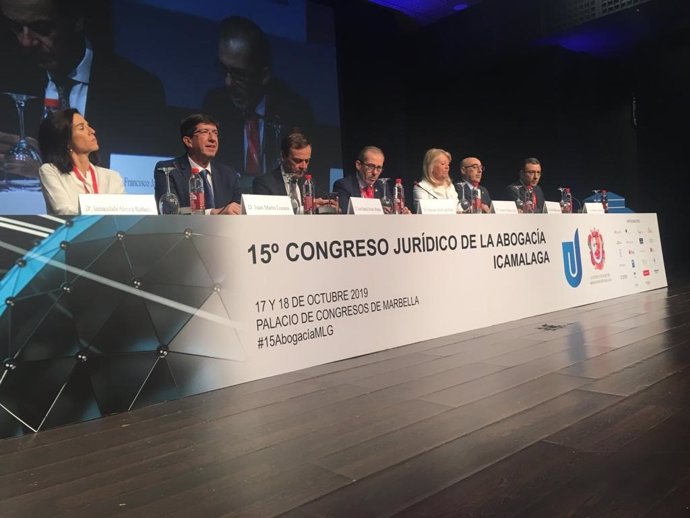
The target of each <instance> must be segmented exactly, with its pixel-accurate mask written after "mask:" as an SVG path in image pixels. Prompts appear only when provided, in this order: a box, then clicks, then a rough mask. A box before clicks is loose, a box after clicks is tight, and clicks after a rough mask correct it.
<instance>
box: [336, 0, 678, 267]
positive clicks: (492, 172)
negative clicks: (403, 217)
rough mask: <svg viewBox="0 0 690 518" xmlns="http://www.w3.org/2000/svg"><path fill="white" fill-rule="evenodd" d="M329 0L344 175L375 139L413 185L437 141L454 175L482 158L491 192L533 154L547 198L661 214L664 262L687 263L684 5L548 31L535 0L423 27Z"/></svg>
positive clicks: (487, 0)
mask: <svg viewBox="0 0 690 518" xmlns="http://www.w3.org/2000/svg"><path fill="white" fill-rule="evenodd" d="M325 3H327V4H329V5H331V6H332V7H333V8H334V11H335V22H336V35H337V49H338V64H339V73H340V94H341V114H342V134H343V157H344V164H345V170H346V173H347V172H348V171H352V169H353V165H352V164H353V162H354V160H355V158H356V155H357V152H358V150H359V149H360V148H361V147H362V146H364V145H367V144H374V145H378V146H380V147H382V148H383V150H384V151H385V153H386V164H385V166H386V172H385V176H391V177H397V176H400V177H402V178H404V181H405V184H406V185H411V183H412V182H413V181H414V180H416V179H418V178H419V177H420V176H421V163H422V157H423V154H424V152H425V150H426V149H428V148H430V147H441V148H444V149H446V150H448V151H450V152H451V153H452V155H453V158H454V161H453V164H452V165H451V175H452V176H454V177H458V178H459V161H460V159H462V158H463V157H464V156H468V155H470V156H478V157H480V158H481V159H482V161H483V163H484V165H485V166H486V167H487V170H486V173H485V178H484V180H483V183H484V184H485V185H486V186H487V187H488V188H489V190H490V192H491V193H493V196H494V197H495V198H497V199H501V198H503V196H502V191H503V188H504V186H505V185H507V184H508V183H510V182H511V181H513V180H514V179H515V178H516V177H517V171H518V169H519V166H520V163H521V160H522V159H523V158H525V157H527V156H536V157H539V158H540V159H541V161H542V164H543V170H544V177H543V180H542V185H543V187H544V189H545V193H546V196H547V198H549V199H555V200H557V199H558V191H557V190H556V188H557V187H558V186H559V185H569V186H571V187H572V189H573V192H574V194H575V196H576V197H578V198H584V197H586V196H588V195H590V194H591V190H592V189H596V188H606V189H608V190H610V191H614V192H616V193H619V194H621V195H623V196H624V197H626V199H627V205H628V206H629V207H631V208H632V209H633V210H635V211H637V212H657V213H658V216H659V222H660V227H661V233H662V240H663V243H664V250H665V256H666V262H667V268H668V269H669V270H671V271H678V270H681V269H685V268H686V265H687V263H688V260H689V259H690V254H689V247H688V241H689V239H688V230H687V228H688V227H687V223H688V221H689V220H690V218H688V215H687V214H688V203H687V200H688V199H689V198H690V196H689V195H688V194H687V193H686V191H687V190H688V181H689V180H690V174H688V173H689V171H688V169H689V167H688V162H687V159H686V154H687V149H686V148H687V144H686V142H687V141H688V134H689V132H688V120H690V119H689V117H690V96H689V94H688V92H690V2H685V1H681V0H652V1H651V2H649V3H646V4H642V5H640V6H639V8H637V9H628V10H627V11H624V12H621V13H618V14H614V15H609V16H607V17H605V18H602V19H600V20H597V21H594V22H590V23H588V24H587V25H584V26H579V27H571V28H569V29H567V30H561V31H556V32H554V31H551V32H549V31H548V30H546V29H545V28H544V20H543V16H542V15H541V14H540V13H541V12H542V6H543V4H542V2H541V0H525V1H523V2H514V1H512V0H484V2H482V3H481V4H479V5H477V6H476V7H474V8H472V9H468V10H467V11H464V12H461V13H458V14H456V15H453V16H450V17H448V18H445V19H443V20H441V21H439V22H436V23H434V24H432V25H430V26H426V27H419V26H416V25H415V24H414V23H413V22H411V21H410V20H409V19H407V18H405V17H404V16H403V15H401V14H399V13H397V12H394V11H391V10H388V9H385V8H382V7H379V6H376V5H371V4H369V3H366V2H325ZM518 4H519V5H518ZM563 42H565V43H563ZM572 42H575V43H576V44H575V45H573V44H572ZM578 42H579V44H580V47H582V49H580V48H578V45H577V44H578ZM564 45H565V46H566V47H570V49H568V48H564ZM573 46H574V47H575V48H572V47H573Z"/></svg>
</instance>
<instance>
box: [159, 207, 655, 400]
mask: <svg viewBox="0 0 690 518" xmlns="http://www.w3.org/2000/svg"><path fill="white" fill-rule="evenodd" d="M183 221H184V224H185V226H186V227H189V228H190V229H191V230H192V231H193V233H194V235H193V237H192V239H198V240H199V241H200V242H202V241H203V240H204V238H205V237H206V236H209V238H211V237H212V238H213V239H214V243H219V244H220V246H221V248H222V249H221V250H215V246H216V245H215V244H214V248H213V249H214V250H215V251H214V257H215V259H214V261H215V262H217V264H213V263H214V261H207V263H209V264H208V267H209V268H210V269H211V270H212V271H213V272H214V274H213V277H214V280H215V282H217V293H214V295H213V296H211V297H210V298H209V299H208V301H207V302H206V304H205V305H204V306H203V308H202V311H205V312H207V313H208V314H210V315H217V316H218V317H219V318H218V320H217V321H212V319H209V318H208V315H206V316H204V315H205V314H204V313H200V315H197V316H196V317H194V318H193V319H192V320H191V321H190V322H189V323H188V324H187V326H186V327H185V329H184V332H182V333H180V335H179V336H178V337H176V339H175V340H173V342H171V344H170V349H171V350H177V351H186V350H189V349H191V348H193V349H194V351H191V350H190V351H189V352H194V353H195V354H198V353H199V352H200V351H203V350H209V351H212V355H213V356H214V357H219V358H225V359H226V360H227V361H225V362H220V363H217V364H216V367H215V368H214V369H217V371H216V372H210V371H207V372H205V373H204V376H203V377H200V378H199V380H198V386H197V389H198V390H197V391H199V392H200V391H203V390H210V389H213V388H218V387H222V386H227V385H232V384H236V383H240V382H244V381H249V380H252V379H257V378H262V377H265V376H270V375H274V374H279V373H283V372H288V371H292V370H296V369H301V368H304V367H308V366H312V365H317V364H322V363H325V362H330V361H335V360H339V359H343V358H349V357H353V356H357V355H362V354H367V353H371V352H374V351H378V350H383V349H387V348H390V347H396V346H401V345H405V344H409V343H414V342H417V341H420V340H427V339H431V338H435V337H440V336H445V335H450V334H454V333H458V332H462V331H467V330H470V329H476V328H481V327H486V326H490V325H494V324H498V323H501V322H506V321H511V320H515V319H519V318H524V317H528V316H532V315H537V314H542V313H547V312H552V311H557V310H560V309H564V308H569V307H574V306H579V305H582V304H587V303H591V302H596V301H600V300H605V299H610V298H613V297H619V296H622V295H627V294H631V293H636V292H640V291H645V290H651V289H655V288H661V287H664V286H666V274H665V270H664V263H663V256H662V250H661V244H660V242H659V231H658V226H657V219H656V215H654V214H633V215H630V214H620V215H619V214H606V215H587V214H572V215H566V214H551V215H544V214H524V215H520V216H507V215H506V216H504V215H494V216H491V217H488V216H485V217H481V216H476V215H475V216H468V215H460V216H458V215H454V216H434V217H431V216H402V217H400V216H399V217H383V218H382V217H373V216H361V217H357V218H352V217H340V218H323V217H308V218H307V217H305V218H298V219H295V218H294V217H284V216H276V217H274V218H260V217H249V216H247V217H242V218H183ZM197 236H199V237H197ZM228 318H229V322H228V321H224V320H225V319H228Z"/></svg>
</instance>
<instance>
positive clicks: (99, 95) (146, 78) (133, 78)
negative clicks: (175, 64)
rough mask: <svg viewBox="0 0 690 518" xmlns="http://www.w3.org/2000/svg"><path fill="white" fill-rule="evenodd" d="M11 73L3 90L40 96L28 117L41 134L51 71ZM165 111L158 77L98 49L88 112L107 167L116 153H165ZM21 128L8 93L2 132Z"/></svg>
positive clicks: (0, 106) (0, 107) (1, 106)
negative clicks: (161, 135)
mask: <svg viewBox="0 0 690 518" xmlns="http://www.w3.org/2000/svg"><path fill="white" fill-rule="evenodd" d="M19 55H20V56H22V57H23V55H22V54H19ZM24 61H27V60H26V59H24ZM8 70H9V68H8ZM5 75H6V76H12V77H6V78H3V79H1V80H0V88H2V90H0V91H14V92H22V93H31V94H33V95H36V96H37V97H38V99H32V100H30V101H28V102H27V104H26V109H25V117H24V120H25V123H26V131H27V135H28V136H30V137H34V138H36V137H37V136H38V127H39V125H40V123H41V118H42V116H43V96H44V94H45V87H46V85H47V82H48V77H47V74H46V72H45V71H44V70H42V69H41V68H39V67H38V66H36V65H33V64H31V65H28V64H25V65H24V66H22V67H21V75H15V74H14V73H13V74H5ZM6 88H9V90H5V89H6ZM164 110H165V94H164V91H163V85H162V84H161V82H160V81H159V80H158V78H157V77H155V76H154V75H153V74H151V73H149V72H147V71H145V70H143V69H141V68H139V67H138V66H136V65H134V64H133V63H130V62H129V61H126V60H124V59H123V58H121V57H119V56H116V55H114V54H109V53H106V52H101V51H99V50H98V49H94V51H93V61H92V63H91V75H90V77H89V89H88V93H87V96H86V113H85V114H84V115H85V118H86V120H88V121H89V124H90V125H91V126H92V127H93V128H94V129H95V130H96V136H97V137H98V143H99V145H100V150H99V152H98V158H99V162H100V164H101V165H105V166H107V165H108V164H109V163H110V154H111V153H114V152H120V153H127V154H148V155H151V154H160V152H161V151H160V149H159V147H160V146H158V145H157V142H156V140H157V137H158V136H159V135H158V134H159V133H160V130H159V128H157V125H158V124H160V120H161V117H162V116H163V114H164ZM18 127H19V126H18V122H17V114H16V109H15V108H14V103H13V102H12V101H11V99H10V98H9V97H8V96H0V131H5V132H8V133H14V134H16V133H18V131H17V130H18ZM123 173H126V171H123Z"/></svg>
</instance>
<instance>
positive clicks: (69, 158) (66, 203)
mask: <svg viewBox="0 0 690 518" xmlns="http://www.w3.org/2000/svg"><path fill="white" fill-rule="evenodd" d="M38 145H39V148H40V150H41V156H42V157H43V160H44V162H45V163H44V164H43V165H42V166H41V168H40V169H39V171H38V174H39V177H40V180H41V190H42V191H43V197H44V198H45V202H46V209H47V213H48V214H59V215H72V214H79V195H80V194H123V193H124V192H125V186H124V183H123V181H122V177H121V176H120V175H119V173H117V172H115V171H112V170H110V169H105V168H102V167H98V166H96V165H94V164H93V163H92V162H91V156H92V154H93V153H96V152H97V151H98V139H97V138H96V130H94V129H93V128H92V127H91V126H89V123H88V122H87V121H86V119H84V117H82V115H81V114H80V113H79V112H78V111H77V110H75V109H69V110H63V111H57V112H52V113H50V114H49V115H48V116H47V117H46V118H45V120H44V121H43V122H42V123H41V127H40V128H39V130H38Z"/></svg>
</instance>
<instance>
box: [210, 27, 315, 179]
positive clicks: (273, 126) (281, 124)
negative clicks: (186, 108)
mask: <svg viewBox="0 0 690 518" xmlns="http://www.w3.org/2000/svg"><path fill="white" fill-rule="evenodd" d="M218 61H219V62H220V65H221V67H222V68H223V72H224V75H225V87H224V88H217V89H214V90H211V91H210V92H208V93H207V94H206V98H205V99H204V103H203V110H204V111H206V112H208V113H213V114H215V115H216V116H217V117H218V120H220V122H221V124H222V125H223V138H224V141H225V142H226V144H225V145H224V154H223V155H222V156H223V157H224V158H225V159H226V160H227V161H228V162H229V163H231V164H233V165H235V167H236V168H237V169H238V170H240V171H242V173H243V174H244V175H247V176H248V177H249V178H248V179H247V182H245V183H246V185H247V186H249V185H250V183H251V178H252V177H255V176H259V175H261V174H264V173H266V172H268V171H272V170H274V168H275V167H276V166H278V165H279V154H280V148H279V144H280V141H281V139H282V138H283V137H284V136H285V135H288V134H290V133H295V132H303V131H304V129H305V128H306V127H310V126H311V125H312V124H313V122H314V114H313V111H312V109H311V106H309V104H308V103H307V102H306V101H305V100H304V99H303V98H302V97H301V96H300V95H299V94H297V93H296V92H294V91H292V90H291V89H290V88H289V87H288V86H287V85H286V84H285V83H284V82H282V81H281V80H280V79H278V78H276V77H274V76H273V75H272V74H271V48H270V43H269V40H268V37H267V36H266V34H265V33H264V32H263V31H262V30H261V28H260V27H259V26H258V25H256V24H255V23H254V22H253V21H252V20H249V19H248V18H244V17H241V16H231V17H229V18H226V19H225V20H223V21H222V22H221V26H220V36H219V41H218Z"/></svg>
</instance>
